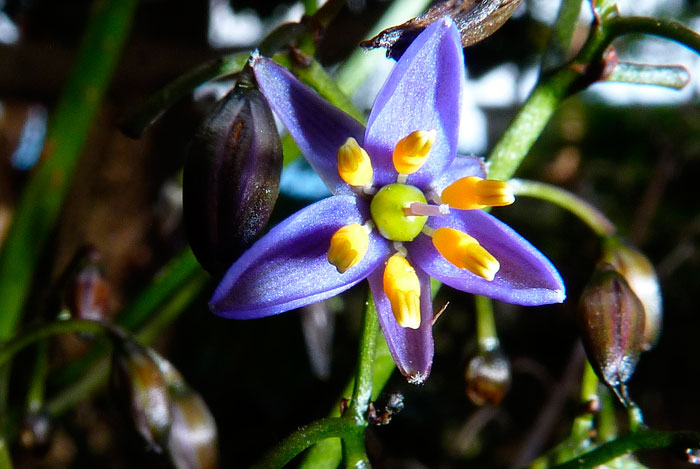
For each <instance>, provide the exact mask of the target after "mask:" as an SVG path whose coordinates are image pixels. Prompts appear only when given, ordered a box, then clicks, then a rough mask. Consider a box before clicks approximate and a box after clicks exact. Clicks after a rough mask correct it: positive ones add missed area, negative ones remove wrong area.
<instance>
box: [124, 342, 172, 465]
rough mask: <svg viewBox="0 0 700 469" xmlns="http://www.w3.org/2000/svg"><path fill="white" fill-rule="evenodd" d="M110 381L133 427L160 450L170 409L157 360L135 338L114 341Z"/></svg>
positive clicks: (163, 444) (166, 432)
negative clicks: (127, 412) (133, 339)
mask: <svg viewBox="0 0 700 469" xmlns="http://www.w3.org/2000/svg"><path fill="white" fill-rule="evenodd" d="M112 382H113V388H114V391H115V394H116V395H117V396H118V397H120V398H121V399H120V400H121V402H122V404H123V405H124V406H125V407H126V408H127V409H128V411H129V414H130V416H131V419H132V421H133V423H134V426H135V427H136V430H137V431H138V432H139V434H140V435H141V436H142V437H143V439H144V440H145V441H146V442H147V443H148V445H149V446H150V447H151V448H152V449H153V450H155V451H156V452H161V451H162V450H163V448H164V447H165V446H166V444H167V441H168V433H169V431H170V425H171V422H172V413H171V410H170V395H169V391H168V385H167V383H166V380H165V377H164V376H163V373H162V372H161V370H160V368H159V366H158V363H157V362H156V361H155V360H154V359H153V358H152V356H151V355H150V354H149V352H148V350H147V349H145V348H144V347H142V346H140V345H139V344H137V343H136V342H134V341H132V340H130V339H125V340H123V341H117V342H116V344H115V353H114V362H113V365H112Z"/></svg>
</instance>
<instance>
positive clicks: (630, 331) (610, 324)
mask: <svg viewBox="0 0 700 469" xmlns="http://www.w3.org/2000/svg"><path fill="white" fill-rule="evenodd" d="M579 325H580V328H581V336H582V339H583V345H584V347H585V349H586V354H587V355H588V360H589V361H590V363H591V366H592V367H593V369H594V370H595V372H596V374H597V375H598V377H599V378H600V379H601V380H602V381H603V382H605V383H606V384H607V385H608V386H610V387H611V388H613V390H615V391H616V392H617V393H618V395H620V392H618V391H621V393H622V395H624V393H625V390H624V384H625V383H626V382H627V381H628V380H629V379H630V377H631V376H632V373H634V369H635V367H636V366H637V361H638V360H639V354H640V353H641V351H642V347H643V339H644V307H643V306H642V303H641V302H640V301H639V298H637V295H635V294H634V292H633V291H632V289H631V288H630V286H629V284H628V283H627V281H626V280H625V278H624V277H623V276H622V275H621V274H620V273H619V272H617V271H616V270H615V269H614V268H613V267H612V266H611V265H609V264H601V265H600V266H599V267H598V268H597V270H596V272H595V273H594V274H593V278H592V279H591V281H590V282H589V284H588V286H586V288H585V289H584V291H583V294H582V295H581V301H580V303H579Z"/></svg>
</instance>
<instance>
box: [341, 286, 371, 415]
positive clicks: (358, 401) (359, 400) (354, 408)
mask: <svg viewBox="0 0 700 469" xmlns="http://www.w3.org/2000/svg"><path fill="white" fill-rule="evenodd" d="M378 335H379V318H378V317H377V308H376V306H375V305H374V299H372V294H371V293H368V295H367V302H366V303H365V316H364V320H363V326H362V335H361V336H360V350H359V354H358V359H357V371H356V372H355V387H354V390H353V393H352V401H351V402H350V408H349V409H348V411H347V413H346V415H347V416H348V417H349V418H352V419H353V420H354V421H355V425H357V426H359V427H366V426H367V419H366V418H365V414H366V413H367V407H368V405H369V402H370V399H371V397H372V376H373V375H372V371H373V369H374V357H375V354H376V349H377V336H378Z"/></svg>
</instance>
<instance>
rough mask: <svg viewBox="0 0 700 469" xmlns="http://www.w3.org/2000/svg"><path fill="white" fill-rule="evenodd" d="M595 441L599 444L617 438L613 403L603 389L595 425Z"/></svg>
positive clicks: (606, 391) (607, 392) (609, 393)
mask: <svg viewBox="0 0 700 469" xmlns="http://www.w3.org/2000/svg"><path fill="white" fill-rule="evenodd" d="M596 429H597V437H598V438H597V439H598V441H599V442H601V443H605V442H607V441H610V440H612V439H613V438H615V437H616V436H617V423H616V422H615V403H614V401H613V398H612V393H611V392H610V391H609V390H608V389H607V388H603V389H602V390H601V392H600V412H598V423H597V425H596Z"/></svg>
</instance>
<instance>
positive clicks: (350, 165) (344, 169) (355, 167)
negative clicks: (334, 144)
mask: <svg viewBox="0 0 700 469" xmlns="http://www.w3.org/2000/svg"><path fill="white" fill-rule="evenodd" d="M338 174H340V177H341V178H342V179H343V181H345V182H347V183H348V184H350V185H351V186H356V187H362V186H366V185H368V184H370V183H371V182H372V178H373V177H374V171H373V170H372V162H371V161H370V159H369V155H368V154H367V152H366V151H365V150H364V149H363V148H362V147H361V146H360V145H359V144H358V143H357V140H355V139H354V138H352V137H350V138H348V139H347V140H346V141H345V143H344V144H343V145H342V146H341V147H340V148H339V149H338Z"/></svg>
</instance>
